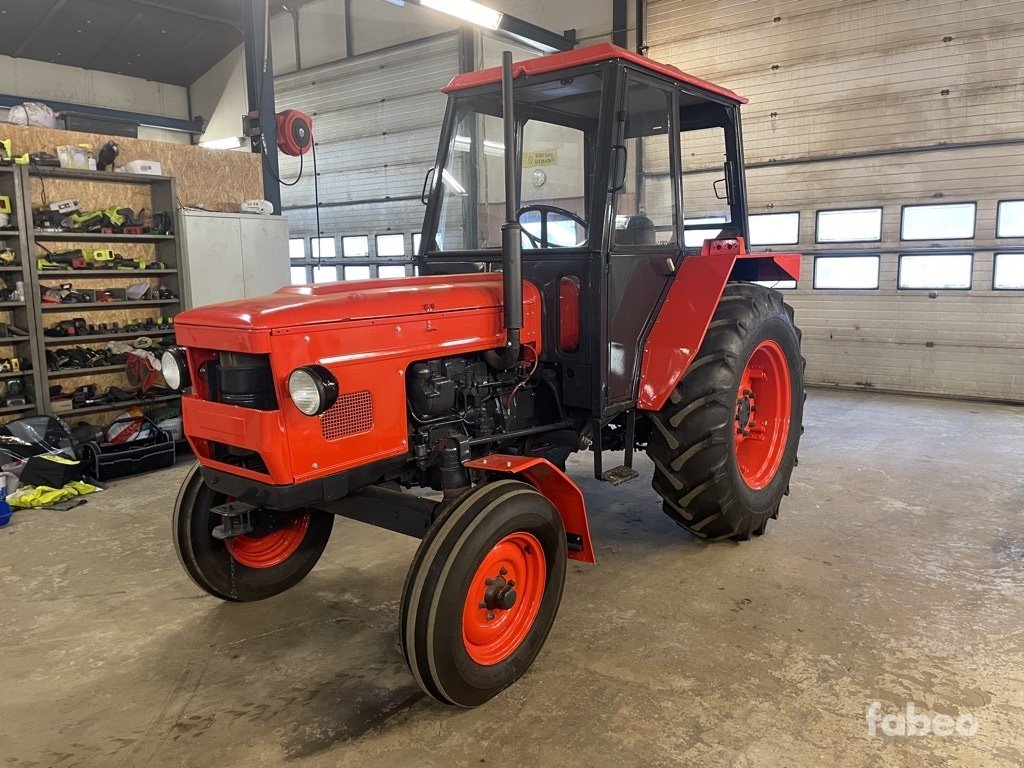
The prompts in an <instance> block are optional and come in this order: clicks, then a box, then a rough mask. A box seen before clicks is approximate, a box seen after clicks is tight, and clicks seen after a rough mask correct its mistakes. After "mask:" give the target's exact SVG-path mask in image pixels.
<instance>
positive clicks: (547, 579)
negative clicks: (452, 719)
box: [400, 480, 567, 707]
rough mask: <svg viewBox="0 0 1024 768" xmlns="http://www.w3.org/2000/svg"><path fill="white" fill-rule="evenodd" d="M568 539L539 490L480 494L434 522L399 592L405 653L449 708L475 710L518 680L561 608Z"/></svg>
mask: <svg viewBox="0 0 1024 768" xmlns="http://www.w3.org/2000/svg"><path fill="white" fill-rule="evenodd" d="M566 554H567V553H566V540H565V529H564V528H563V526H562V519H561V517H560V516H559V514H558V511H557V510H556V509H555V508H554V507H553V506H552V505H551V502H549V501H548V500H547V499H546V498H544V496H542V495H541V494H540V493H538V492H537V490H536V489H534V488H533V487H532V486H530V485H527V484H526V483H523V482H519V481H518V480H498V481H495V482H490V483H487V484H485V485H482V486H479V487H478V488H475V489H474V490H472V491H470V492H469V493H468V494H466V495H465V496H464V497H463V498H461V499H459V500H458V501H457V502H455V503H454V504H453V505H452V506H451V507H449V508H448V509H447V510H446V511H445V512H443V513H442V514H441V516H440V517H439V518H438V519H437V520H436V521H435V522H434V524H433V525H432V526H431V527H430V530H429V531H427V535H426V537H425V538H424V539H423V541H422V543H421V544H420V547H419V549H418V550H417V551H416V556H415V557H414V558H413V562H412V565H411V566H410V568H409V575H408V577H407V578H406V581H405V589H404V590H403V592H402V604H401V617H400V631H401V644H402V651H403V653H404V654H405V659H406V661H407V662H408V664H409V669H410V670H411V671H412V674H413V677H415V678H416V682H417V683H419V685H420V687H421V688H422V689H423V690H424V691H425V692H426V693H428V694H429V695H430V696H432V697H433V698H435V699H437V700H438V701H440V702H442V703H445V704H455V705H457V706H460V707H475V706H478V705H480V704H483V703H484V702H485V701H487V700H488V699H490V698H491V697H492V696H494V695H495V694H497V693H498V692H499V691H501V690H502V689H504V688H506V687H508V686H509V685H511V684H512V683H514V682H515V681H516V680H518V679H519V678H520V677H521V676H522V675H523V673H525V672H526V670H527V669H529V668H530V665H531V664H532V663H533V661H534V659H535V658H536V657H537V654H538V653H539V652H540V649H541V647H542V646H543V645H544V641H545V640H546V639H547V636H548V632H549V631H550V630H551V627H552V624H553V623H554V620H555V614H556V613H557V612H558V605H559V603H560V602H561V599H562V588H563V586H564V584H565V571H566Z"/></svg>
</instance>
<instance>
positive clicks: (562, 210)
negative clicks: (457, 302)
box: [430, 74, 601, 251]
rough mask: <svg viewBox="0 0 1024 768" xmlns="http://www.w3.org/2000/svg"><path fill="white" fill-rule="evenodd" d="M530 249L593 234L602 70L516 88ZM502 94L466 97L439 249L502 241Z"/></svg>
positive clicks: (448, 165) (521, 203)
mask: <svg viewBox="0 0 1024 768" xmlns="http://www.w3.org/2000/svg"><path fill="white" fill-rule="evenodd" d="M515 95H516V119H517V121H518V123H519V129H518V131H517V137H518V141H519V143H520V145H521V146H520V147H519V148H518V158H517V159H518V163H517V165H518V167H519V179H518V188H519V194H518V199H517V200H516V211H517V213H518V219H519V222H520V224H521V225H522V227H523V248H524V249H525V250H539V249H544V248H574V247H584V246H585V245H586V244H587V240H588V237H589V232H588V229H589V222H588V216H589V210H588V209H589V202H590V201H589V197H588V195H587V190H589V189H591V188H592V187H593V183H592V182H593V173H594V167H593V166H594V142H595V137H596V133H597V123H598V116H599V114H600V101H601V78H600V76H599V75H597V74H586V75H580V76H578V77H569V78H562V79H560V80H555V81H549V82H542V83H533V84H530V85H526V86H517V87H516V92H515ZM501 114H502V110H501V99H500V93H499V92H498V91H497V90H496V91H495V92H494V93H493V94H487V95H485V96H477V97H473V98H463V99H460V102H459V104H458V105H457V111H456V120H455V130H454V132H453V136H452V140H451V144H450V146H449V150H448V156H447V161H446V162H445V165H444V168H443V170H442V172H441V183H440V188H441V196H440V204H441V208H440V216H439V218H438V224H437V233H436V235H435V237H434V243H433V247H432V248H430V250H433V251H461V250H475V249H480V248H500V247H501V225H502V224H503V223H504V219H505V172H504V162H505V144H504V133H503V129H502V118H501Z"/></svg>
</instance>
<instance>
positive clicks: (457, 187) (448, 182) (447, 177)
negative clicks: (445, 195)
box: [441, 168, 469, 197]
mask: <svg viewBox="0 0 1024 768" xmlns="http://www.w3.org/2000/svg"><path fill="white" fill-rule="evenodd" d="M441 181H443V182H444V185H445V186H446V187H448V189H450V190H451V191H452V194H455V195H458V196H459V197H466V196H468V195H469V193H468V192H467V191H466V188H465V187H464V186H462V185H461V184H459V180H458V179H456V178H455V177H454V176H452V175H451V174H450V173H449V172H448V169H447V168H445V169H444V170H443V171H441Z"/></svg>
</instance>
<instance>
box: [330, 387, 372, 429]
mask: <svg viewBox="0 0 1024 768" xmlns="http://www.w3.org/2000/svg"><path fill="white" fill-rule="evenodd" d="M371 429H373V395H371V394H370V393H369V392H365V391H364V392H349V393H348V394H345V395H339V396H338V400H337V402H335V403H334V405H332V406H331V407H330V408H329V409H328V410H327V411H325V412H324V414H323V415H322V416H321V417H320V430H321V431H322V432H323V435H324V439H325V440H338V439H340V438H342V437H349V436H350V435H358V434H360V433H362V432H369V431H370V430H371Z"/></svg>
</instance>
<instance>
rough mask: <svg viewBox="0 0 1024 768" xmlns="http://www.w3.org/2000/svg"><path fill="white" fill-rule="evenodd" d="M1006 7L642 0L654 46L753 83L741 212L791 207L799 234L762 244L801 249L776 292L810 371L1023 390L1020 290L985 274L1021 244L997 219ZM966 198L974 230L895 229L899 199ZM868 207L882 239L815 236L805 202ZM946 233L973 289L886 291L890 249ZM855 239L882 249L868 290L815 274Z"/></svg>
mask: <svg viewBox="0 0 1024 768" xmlns="http://www.w3.org/2000/svg"><path fill="white" fill-rule="evenodd" d="M1020 7H1021V6H1020V3H1019V2H1009V1H1005V2H993V1H992V0H989V1H987V2H980V1H978V0H973V1H972V0H961V1H957V2H934V1H926V0H861V1H859V2H856V1H854V2H850V1H849V0H846V1H843V0H777V1H775V2H763V1H754V0H714V1H712V0H660V1H658V0H654V1H652V2H650V3H649V5H648V14H649V15H648V35H647V39H648V41H649V44H650V51H649V54H650V56H651V57H652V58H654V59H658V60H663V61H667V62H670V63H673V64H676V65H677V66H679V67H681V68H682V69H684V70H688V71H691V72H693V73H694V74H698V75H701V76H703V77H707V78H709V79H711V80H713V81H716V82H720V83H721V84H722V85H725V86H728V87H730V88H733V89H735V90H737V91H738V92H740V93H742V94H744V95H746V96H748V97H749V98H750V99H751V103H750V105H749V106H747V107H746V108H745V111H744V134H745V146H746V158H747V163H748V173H747V179H748V185H749V190H750V204H751V213H769V212H783V211H798V212H799V213H800V242H799V244H798V245H797V246H792V247H783V246H779V247H776V248H775V250H778V251H781V250H797V249H798V250H800V251H801V252H803V253H804V254H805V258H804V262H803V279H802V280H801V281H800V284H799V287H798V288H797V289H796V290H793V291H787V294H788V297H787V298H788V300H789V301H790V302H791V303H792V304H793V306H794V307H795V308H796V310H797V318H798V321H799V323H800V325H801V326H802V328H803V330H804V343H805V350H806V355H807V358H808V378H809V380H810V381H812V382H816V383H832V384H842V385H851V386H864V387H874V388H878V389H891V390H900V391H911V392H925V393H935V394H953V395H965V396H976V397H987V398H999V399H1009V400H1020V401H1024V291H994V290H992V288H993V282H992V269H993V267H992V265H993V254H994V253H1004V252H1005V253H1020V252H1022V250H1024V248H1022V246H1024V240H1022V239H1020V238H1017V239H1009V238H1004V239H997V238H996V236H995V224H996V210H997V205H998V202H999V201H1000V200H1013V199H1024V183H1022V180H1024V65H1022V61H1024V59H1022V53H1024V17H1022V16H1021V14H1020ZM718 175H721V173H720V172H719V171H715V172H712V173H708V174H706V176H707V179H705V180H703V181H705V182H706V184H710V182H711V180H713V178H714V177H715V176H718ZM700 176H701V175H700V174H698V176H697V177H696V178H695V179H694V183H695V185H696V187H697V188H701V187H702V186H705V185H706V184H702V183H701V181H702V179H701V178H700ZM684 189H685V184H684ZM966 201H969V202H976V203H977V220H976V227H975V237H974V238H972V239H968V240H954V241H942V240H936V241H934V242H932V241H901V239H900V217H901V208H902V206H903V205H907V204H923V203H941V202H966ZM702 204H703V201H702ZM878 206H881V207H883V226H882V240H881V242H878V243H870V244H864V243H860V244H848V245H840V244H830V245H824V244H816V237H815V214H816V211H818V210H822V209H835V208H859V207H878ZM707 213H708V211H706V210H705V211H701V210H698V211H696V212H693V213H690V214H689V215H706V214H707ZM943 249H945V251H947V252H952V251H956V252H961V253H972V254H973V255H974V262H973V265H974V266H973V276H972V277H973V281H972V288H971V289H970V290H963V291H960V290H955V291H941V290H940V291H934V292H931V291H928V290H913V291H911V290H897V288H896V285H897V282H896V281H897V269H898V263H899V256H900V254H914V253H941V252H942V251H943ZM857 252H864V253H876V254H880V255H881V262H880V272H879V288H878V289H877V290H815V289H814V288H813V287H812V285H813V280H812V276H813V271H814V259H815V256H816V255H830V254H842V253H846V254H852V253H857ZM932 295H934V298H932V297H931V296H932Z"/></svg>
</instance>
